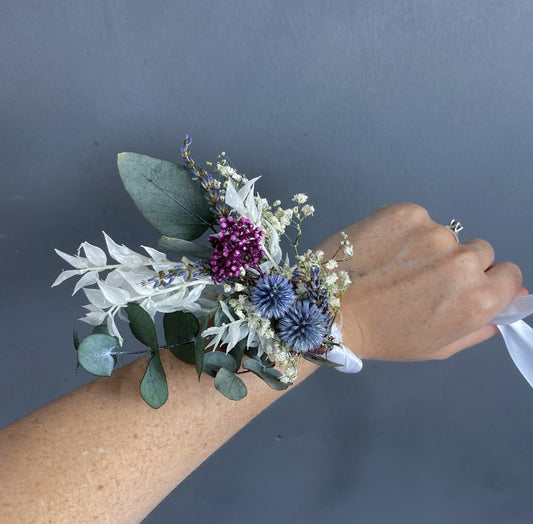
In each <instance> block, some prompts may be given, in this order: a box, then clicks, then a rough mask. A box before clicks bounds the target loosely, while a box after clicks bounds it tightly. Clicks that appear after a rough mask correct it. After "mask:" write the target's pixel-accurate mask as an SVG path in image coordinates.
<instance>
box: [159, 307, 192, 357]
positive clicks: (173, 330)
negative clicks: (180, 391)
mask: <svg viewBox="0 0 533 524" xmlns="http://www.w3.org/2000/svg"><path fill="white" fill-rule="evenodd" d="M163 329H164V331H165V340H166V343H167V346H169V348H170V351H171V352H172V353H173V354H174V355H175V356H176V357H178V358H179V359H180V360H183V361H184V362H187V363H188V364H194V363H195V362H196V352H195V343H194V341H195V340H196V337H197V335H198V331H199V330H200V326H199V324H198V319H197V318H196V317H195V316H194V315H193V314H192V313H185V312H183V311H175V312H174V313H165V315H163Z"/></svg>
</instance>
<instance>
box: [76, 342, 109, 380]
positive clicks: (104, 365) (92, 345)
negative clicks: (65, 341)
mask: <svg viewBox="0 0 533 524" xmlns="http://www.w3.org/2000/svg"><path fill="white" fill-rule="evenodd" d="M117 345H118V343H117V339H116V338H115V337H110V336H109V335H103V334H96V335H89V336H88V337H86V338H84V339H83V340H82V341H81V343H80V345H79V346H78V362H79V364H80V366H81V367H82V368H83V369H85V370H86V371H88V372H89V373H91V374H93V375H96V376H99V377H108V376H109V375H111V372H112V371H113V366H114V365H115V358H114V357H115V356H114V355H113V354H112V353H113V352H114V351H115V350H116V348H117Z"/></svg>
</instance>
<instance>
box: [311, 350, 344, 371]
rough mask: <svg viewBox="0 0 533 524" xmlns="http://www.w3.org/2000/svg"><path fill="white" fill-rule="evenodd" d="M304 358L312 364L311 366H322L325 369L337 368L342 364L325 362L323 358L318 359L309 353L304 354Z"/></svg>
mask: <svg viewBox="0 0 533 524" xmlns="http://www.w3.org/2000/svg"><path fill="white" fill-rule="evenodd" d="M304 358H305V360H309V362H312V363H313V364H316V365H317V366H323V367H326V368H338V367H340V366H342V364H337V362H333V361H331V360H326V359H325V358H323V357H319V356H318V355H313V354H311V353H304Z"/></svg>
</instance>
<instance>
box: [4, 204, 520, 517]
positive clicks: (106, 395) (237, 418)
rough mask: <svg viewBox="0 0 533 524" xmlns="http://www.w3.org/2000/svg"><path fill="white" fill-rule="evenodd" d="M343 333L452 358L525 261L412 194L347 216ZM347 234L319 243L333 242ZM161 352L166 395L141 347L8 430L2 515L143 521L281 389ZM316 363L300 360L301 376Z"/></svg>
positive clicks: (386, 355)
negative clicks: (157, 403)
mask: <svg viewBox="0 0 533 524" xmlns="http://www.w3.org/2000/svg"><path fill="white" fill-rule="evenodd" d="M346 232H347V233H348V234H349V237H350V240H351V241H352V243H353V244H354V246H355V254H354V257H353V259H352V260H350V261H349V262H345V263H344V265H345V269H347V270H348V271H349V272H350V273H351V275H352V280H353V283H352V285H351V286H350V288H349V289H348V291H347V292H346V294H345V297H344V298H343V303H342V317H343V336H344V343H345V344H346V345H347V346H348V347H350V348H352V349H353V350H354V352H355V353H356V354H358V355H360V356H361V357H363V358H373V359H383V360H426V359H432V358H445V357H447V356H450V355H452V354H454V353H456V352H457V351H460V350H461V349H464V348H466V347H469V346H471V345H473V344H476V343H478V342H480V341H482V340H484V339H486V338H489V337H490V336H492V335H493V334H494V333H495V332H496V328H495V327H494V326H491V325H488V324H487V322H488V321H489V320H490V319H491V318H492V317H493V316H494V315H496V313H497V312H498V311H500V310H501V309H503V308H504V307H505V306H506V305H507V304H508V303H509V302H510V301H511V300H512V298H513V297H514V296H516V295H517V294H518V293H524V292H525V290H523V289H522V290H521V288H520V286H521V281H522V277H521V273H520V270H519V269H518V268H517V267H516V266H515V265H514V264H511V263H500V264H496V265H494V266H493V265H492V263H493V259H494V253H493V251H492V248H491V247H490V245H489V244H488V243H487V242H485V241H482V240H472V241H469V242H467V243H465V244H462V245H461V244H458V243H457V242H456V240H455V238H454V236H453V234H452V233H451V232H450V231H448V230H447V229H446V228H444V227H443V226H440V225H438V224H435V223H434V222H433V221H432V220H431V219H430V218H429V216H428V214H427V212H426V211H425V210H424V209H423V208H421V207H419V206H415V205H413V204H399V205H395V206H386V207H383V208H380V209H379V210H378V211H376V213H374V214H372V215H370V216H369V217H367V218H365V219H364V220H362V221H360V222H358V223H356V224H354V225H353V226H351V227H349V228H348V229H346ZM338 240H339V238H338V235H334V236H333V237H331V238H330V239H328V240H326V241H325V242H324V243H323V244H322V245H321V246H319V248H320V249H323V250H324V251H325V252H327V253H328V252H332V251H334V250H335V249H336V247H337V246H338ZM164 353H165V352H163V353H162V359H163V365H164V367H165V370H166V374H167V379H168V383H169V399H168V401H167V403H166V404H165V405H164V406H163V407H162V408H160V409H159V410H153V409H152V408H150V407H148V406H147V405H146V404H145V403H144V401H143V400H142V399H141V398H140V396H139V394H138V385H139V381H140V380H141V377H142V373H143V370H144V366H145V365H146V363H145V362H144V359H142V360H141V361H137V362H134V363H132V364H130V365H128V366H125V367H123V368H121V369H119V370H118V371H116V372H114V373H113V376H112V377H109V378H100V379H98V380H95V381H94V382H92V383H91V384H88V385H87V386H84V387H82V388H80V389H78V390H76V391H74V392H73V393H70V394H69V395H66V396H65V397H63V398H61V399H59V400H57V401H55V402H53V403H51V404H49V405H47V406H45V407H44V408H42V409H40V410H38V411H36V412H34V413H32V414H30V415H28V416H26V417H24V418H23V419H21V420H19V421H18V422H15V423H14V424H12V425H10V426H8V427H7V428H5V429H4V430H2V432H0V450H1V455H2V468H1V469H0V496H1V504H2V513H3V515H5V516H4V517H3V519H2V521H3V522H82V521H87V522H89V521H91V522H93V521H95V520H96V521H103V522H135V521H139V520H141V519H142V518H143V517H144V516H145V515H147V514H148V513H149V512H150V511H151V510H152V509H153V508H154V507H155V506H156V505H157V504H158V503H159V502H160V501H161V500H162V499H163V498H164V497H165V496H166V495H167V494H168V493H169V492H170V491H171V490H172V489H173V488H175V487H176V486H177V485H178V484H179V483H180V482H181V481H182V480H183V479H184V478H185V477H186V476H187V475H188V474H190V473H191V472H192V471H193V470H194V469H195V468H196V467H197V466H198V465H199V464H200V463H201V462H203V461H204V460H205V459H206V458H207V457H208V456H209V455H210V454H211V453H213V452H214V451H215V450H216V449H217V448H218V447H220V446H221V445H222V444H223V443H224V442H226V441H227V440H228V439H229V438H230V437H231V436H232V435H234V434H235V433H236V432H237V431H239V429H241V428H242V427H243V426H244V425H246V423H247V422H248V421H250V420H251V419H252V418H253V417H254V416H255V415H257V414H258V413H260V412H261V411H262V410H263V409H265V408H266V407H267V406H269V405H270V404H271V403H272V402H274V401H275V400H276V399H277V398H279V397H280V396H281V395H282V394H283V392H278V391H274V390H271V389H270V388H268V387H267V386H266V385H265V384H264V383H263V382H262V381H260V380H259V379H257V378H256V377H255V376H250V375H251V374H247V375H241V376H242V377H243V379H244V380H245V382H246V386H247V388H248V395H247V397H245V399H243V400H241V401H239V402H233V401H230V400H228V399H226V398H225V397H223V396H222V395H220V394H219V393H218V392H217V391H216V390H215V388H214V387H213V384H212V380H213V379H212V378H211V377H209V376H207V375H205V374H204V375H203V376H202V379H201V381H200V382H199V381H198V378H197V375H196V373H195V371H194V369H193V367H192V366H189V365H186V364H184V363H182V362H181V361H178V360H177V359H175V358H174V357H173V356H172V355H170V356H169V355H168V354H164ZM314 369H315V367H314V366H313V365H312V364H309V363H308V362H305V361H304V362H303V364H302V367H301V372H300V379H299V381H301V380H302V379H304V378H305V377H306V376H308V375H309V374H310V373H311V372H312V371H313V370H314Z"/></svg>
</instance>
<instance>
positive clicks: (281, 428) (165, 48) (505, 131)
mask: <svg viewBox="0 0 533 524" xmlns="http://www.w3.org/2000/svg"><path fill="white" fill-rule="evenodd" d="M532 35H533V2H531V1H527V0H507V1H496V0H468V1H465V0H449V1H446V2H442V1H439V0H412V1H407V0H397V1H392V0H389V1H385V0H352V1H349V0H343V1H329V2H326V1H310V0H307V1H304V0H290V1H288V0H285V1H249V0H248V1H246V0H234V1H196V2H185V1H174V2H173V1H170V0H169V1H155V2H154V1H140V0H135V1H133V0H129V1H127V0H114V1H103V0H101V1H89V2H87V1H85V2H80V1H74V2H73V1H71V0H68V1H67V0H64V1H58V0H54V1H52V2H50V1H43V0H33V1H30V0H23V1H18V0H17V1H15V0H2V1H0V101H1V102H0V108H1V111H2V114H1V118H0V130H1V140H0V158H1V159H2V163H1V166H2V167H1V169H2V171H1V173H2V174H1V181H2V191H1V193H0V202H1V204H0V210H1V215H0V261H1V274H0V289H1V293H0V318H1V326H2V346H3V347H2V365H1V367H0V397H1V399H2V409H1V413H0V415H1V421H0V422H1V423H2V424H7V423H9V422H11V421H13V420H15V419H16V418H18V417H20V416H22V415H24V414H26V413H28V412H30V411H31V410H33V409H36V408H38V407H39V406H41V405H43V404H44V403H46V402H49V401H51V400H52V399H54V398H57V397H58V396H60V395H62V394H64V393H66V392H68V391H71V390H73V389H75V388H77V387H79V386H81V385H82V384H84V383H85V382H88V381H89V380H91V378H90V376H88V375H87V374H86V373H79V374H75V372H74V367H75V354H74V351H73V349H72V347H71V328H72V326H73V324H74V323H75V320H76V318H78V316H80V315H81V310H80V309H79V306H80V305H81V304H82V303H83V299H82V297H75V298H74V299H72V298H70V296H69V295H70V289H71V287H70V286H68V285H63V286H62V287H60V288H56V289H50V284H51V282H52V281H53V280H54V278H55V276H56V274H57V273H58V271H59V270H60V269H61V268H62V267H65V266H64V265H63V264H62V263H61V261H60V260H59V259H58V258H57V257H56V256H55V255H54V253H53V251H52V248H54V247H58V248H60V249H62V250H64V251H67V252H73V251H74V250H75V248H76V247H77V245H78V244H79V242H81V241H82V240H88V241H90V242H93V243H99V244H100V243H101V241H102V236H101V233H100V232H101V231H102V230H105V231H106V232H107V233H109V234H110V235H111V236H112V237H113V238H115V239H116V240H117V241H120V242H124V243H126V244H128V245H130V246H131V247H137V246H139V245H140V244H148V245H150V244H151V245H155V243H156V240H157V235H156V233H155V231H154V230H152V229H151V227H150V226H149V225H148V224H146V223H145V222H144V221H143V218H142V217H141V215H140V214H139V213H138V212H137V211H136V209H135V208H134V206H133V204H132V202H131V201H130V200H129V197H128V195H127V194H126V192H125V191H124V190H123V189H122V187H121V183H120V180H119V177H118V175H117V172H116V167H115V158H116V154H117V153H118V152H120V151H137V152H142V153H146V154H149V155H152V156H156V157H157V156H159V157H162V158H167V159H174V158H176V157H177V147H178V145H179V143H180V142H181V141H182V139H183V137H184V135H185V133H190V134H191V135H192V136H193V138H194V139H195V144H194V153H195V156H196V158H197V159H199V160H200V159H201V160H203V161H205V160H209V159H214V158H215V157H216V155H217V154H218V153H219V152H220V151H223V150H224V151H227V152H228V153H229V154H230V156H231V158H232V160H233V162H234V163H235V164H236V165H237V166H238V167H239V168H241V169H242V170H244V171H245V172H246V173H247V174H250V175H252V174H253V175H256V174H261V175H263V178H262V180H261V185H260V189H261V191H262V193H264V194H265V195H267V196H268V197H270V198H277V197H278V196H279V197H282V198H285V199H288V198H290V196H291V195H292V194H294V193H295V192H299V191H305V192H307V193H309V195H310V198H311V200H312V201H313V202H314V203H315V204H316V205H317V208H318V213H317V214H316V216H315V217H314V218H313V219H312V222H311V224H310V225H309V226H308V228H307V231H308V235H307V237H306V240H305V241H306V242H307V245H308V246H309V247H311V246H312V245H314V244H316V243H318V241H320V240H321V239H322V238H324V237H325V236H326V235H328V234H330V233H332V232H334V231H335V230H337V229H339V228H340V227H342V226H344V225H346V224H349V223H351V222H353V221H355V220H357V219H359V218H361V217H362V216H364V215H366V214H368V213H370V212H372V211H373V210H374V209H375V208H376V207H377V206H379V205H381V204H383V203H393V202H397V201H413V202H416V203H418V204H421V205H423V206H425V207H427V208H428V209H429V210H430V213H431V215H432V216H433V218H434V219H435V220H436V221H438V222H442V223H444V222H447V221H448V220H449V219H450V218H452V217H456V218H459V219H460V220H461V221H462V222H463V223H464V224H465V231H464V234H463V237H462V238H463V239H467V238H470V237H473V236H479V237H484V238H486V239H488V240H489V241H491V242H492V243H493V245H494V246H495V249H496V253H497V257H498V259H499V260H502V259H510V260H513V261H515V262H517V263H518V264H519V265H521V267H522V268H523V270H524V274H525V283H526V285H530V286H531V285H532V284H531V274H532V273H533V268H532V266H533V263H532V262H531V258H532V255H533V252H532V244H531V242H530V237H529V234H528V231H529V230H530V228H531V224H532V223H533V210H532V208H531V205H530V196H529V195H530V193H531V192H532V190H533V182H532V180H533V179H532V176H531V174H532V171H533V169H532V164H533V148H532V146H531V143H532V137H533V127H532V126H533V124H532V122H533V37H532ZM80 328H81V329H83V326H80ZM532 421H533V391H531V388H530V387H529V386H528V385H527V383H526V382H525V380H523V379H522V377H521V376H520V375H519V373H518V371H517V370H516V369H515V368H514V366H513V364H512V362H511V360H510V358H509V357H508V355H507V353H506V351H505V348H504V345H503V342H502V341H501V339H499V338H494V339H493V340H491V341H488V342H486V343H484V344H481V345H480V346H477V347H475V348H473V349H471V350H468V351H465V352H463V353H462V354H459V355H457V356H455V357H453V358H452V359H450V360H448V361H444V362H429V363H417V364H399V363H381V362H367V364H366V366H365V368H364V370H363V372H362V373H360V374H359V375H356V376H344V375H341V374H339V373H336V372H334V371H328V370H321V371H319V372H318V373H317V374H315V375H314V376H313V377H312V378H311V379H309V380H308V381H307V383H305V384H304V385H303V386H302V387H300V388H298V389H296V390H295V391H293V392H292V393H290V394H289V395H287V396H286V397H285V398H284V399H283V400H282V401H280V402H279V403H277V404H276V405H274V406H273V407H271V408H270V409H268V410H267V411H266V412H265V413H264V414H262V415H261V416H260V417H258V418H257V419H256V420H254V421H253V422H252V423H251V424H249V426H247V427H246V428H245V429H244V430H243V431H242V432H241V433H240V434H239V435H238V436H237V437H236V438H234V439H233V440H232V441H231V442H229V443H228V444H227V445H226V446H224V447H223V449H221V450H220V451H219V452H218V453H216V454H215V455H214V456H213V457H211V458H210V459H209V460H208V461H207V462H206V463H205V464H204V465H203V466H202V467H200V468H199V469H198V470H197V471H196V472H195V473H194V474H193V475H191V477H190V478H189V479H188V480H187V481H186V482H184V483H183V485H181V486H180V487H179V488H178V489H176V490H175V491H174V492H173V493H172V494H171V495H170V496H169V497H168V498H167V499H166V500H165V501H164V502H163V503H162V504H161V505H160V507H158V508H157V510H156V511H154V512H153V514H152V515H151V516H150V517H149V518H148V519H147V520H146V522H154V523H155V522H169V523H170V522H175V521H176V520H177V519H178V518H179V519H180V521H183V522H209V521H212V520H214V519H216V521H217V522H239V523H241V522H242V523H247V522H256V523H257V524H260V523H266V522H270V521H272V520H273V519H274V518H275V519H276V521H278V522H310V523H322V522H325V521H326V518H329V519H331V522H341V523H351V522H362V523H383V522H401V523H404V522H405V523H426V522H432V523H451V522H453V523H480V524H481V523H483V524H490V523H501V522H505V523H523V522H531V519H532V518H533V502H532V499H531V492H532V489H533V480H532V475H531V471H532V470H533V456H532V455H533V452H532V445H531V441H532V437H533V423H532ZM162 438H164V436H162ZM268 508H271V509H268Z"/></svg>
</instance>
